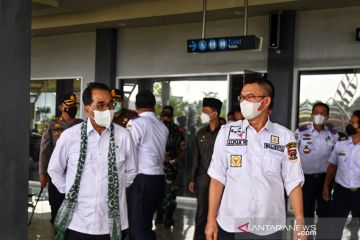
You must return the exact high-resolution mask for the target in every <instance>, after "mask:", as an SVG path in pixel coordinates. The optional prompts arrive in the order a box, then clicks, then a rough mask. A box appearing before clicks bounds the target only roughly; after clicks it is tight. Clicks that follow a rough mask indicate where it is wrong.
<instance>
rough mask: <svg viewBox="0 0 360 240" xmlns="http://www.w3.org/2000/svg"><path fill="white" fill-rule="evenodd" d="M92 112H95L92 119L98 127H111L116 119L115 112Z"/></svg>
mask: <svg viewBox="0 0 360 240" xmlns="http://www.w3.org/2000/svg"><path fill="white" fill-rule="evenodd" d="M90 109H91V108H90ZM91 110H92V109H91ZM92 111H93V112H94V117H91V118H92V119H94V121H95V122H96V124H97V125H99V126H101V127H105V128H106V127H108V126H110V124H111V122H112V120H113V118H114V110H105V111H99V110H92Z"/></svg>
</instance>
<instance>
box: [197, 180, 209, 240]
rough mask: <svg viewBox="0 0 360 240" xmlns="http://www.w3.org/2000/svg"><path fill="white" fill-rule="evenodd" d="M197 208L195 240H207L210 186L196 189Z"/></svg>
mask: <svg viewBox="0 0 360 240" xmlns="http://www.w3.org/2000/svg"><path fill="white" fill-rule="evenodd" d="M196 198H197V207H196V215H195V233H194V240H206V236H205V227H206V222H207V215H208V207H209V186H208V187H197V188H196Z"/></svg>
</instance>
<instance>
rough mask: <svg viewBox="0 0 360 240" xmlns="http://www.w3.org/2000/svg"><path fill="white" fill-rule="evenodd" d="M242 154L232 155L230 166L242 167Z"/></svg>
mask: <svg viewBox="0 0 360 240" xmlns="http://www.w3.org/2000/svg"><path fill="white" fill-rule="evenodd" d="M241 162H242V156H241V155H231V161H230V166H231V167H241Z"/></svg>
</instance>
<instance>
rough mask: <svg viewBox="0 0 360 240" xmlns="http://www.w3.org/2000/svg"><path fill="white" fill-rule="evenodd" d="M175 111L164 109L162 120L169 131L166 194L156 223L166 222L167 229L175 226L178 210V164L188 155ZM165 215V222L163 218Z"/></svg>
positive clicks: (170, 108)
mask: <svg viewBox="0 0 360 240" xmlns="http://www.w3.org/2000/svg"><path fill="white" fill-rule="evenodd" d="M173 115H174V109H173V108H172V107H171V106H165V107H163V109H162V112H161V115H160V118H161V121H163V123H164V124H165V125H166V127H167V128H168V130H169V136H168V139H167V143H166V156H165V162H164V172H165V182H166V184H165V194H164V200H163V204H162V207H161V208H160V209H158V211H157V214H156V223H157V224H160V223H163V222H164V226H165V227H166V228H169V227H171V226H172V225H174V219H173V213H174V211H175V209H176V194H177V189H178V187H177V183H176V177H177V167H176V165H177V163H178V161H179V160H181V158H183V157H184V155H185V153H186V149H185V140H184V136H183V133H182V131H181V130H180V128H179V126H178V125H176V124H175V123H174V122H173ZM164 215H165V221H163V217H164Z"/></svg>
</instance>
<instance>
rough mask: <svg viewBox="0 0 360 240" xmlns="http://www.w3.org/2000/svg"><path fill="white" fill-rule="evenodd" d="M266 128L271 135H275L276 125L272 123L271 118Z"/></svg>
mask: <svg viewBox="0 0 360 240" xmlns="http://www.w3.org/2000/svg"><path fill="white" fill-rule="evenodd" d="M264 128H265V129H267V130H268V131H269V132H270V133H275V126H274V123H272V122H271V121H270V118H268V120H267V122H266V124H265V127H264Z"/></svg>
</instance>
